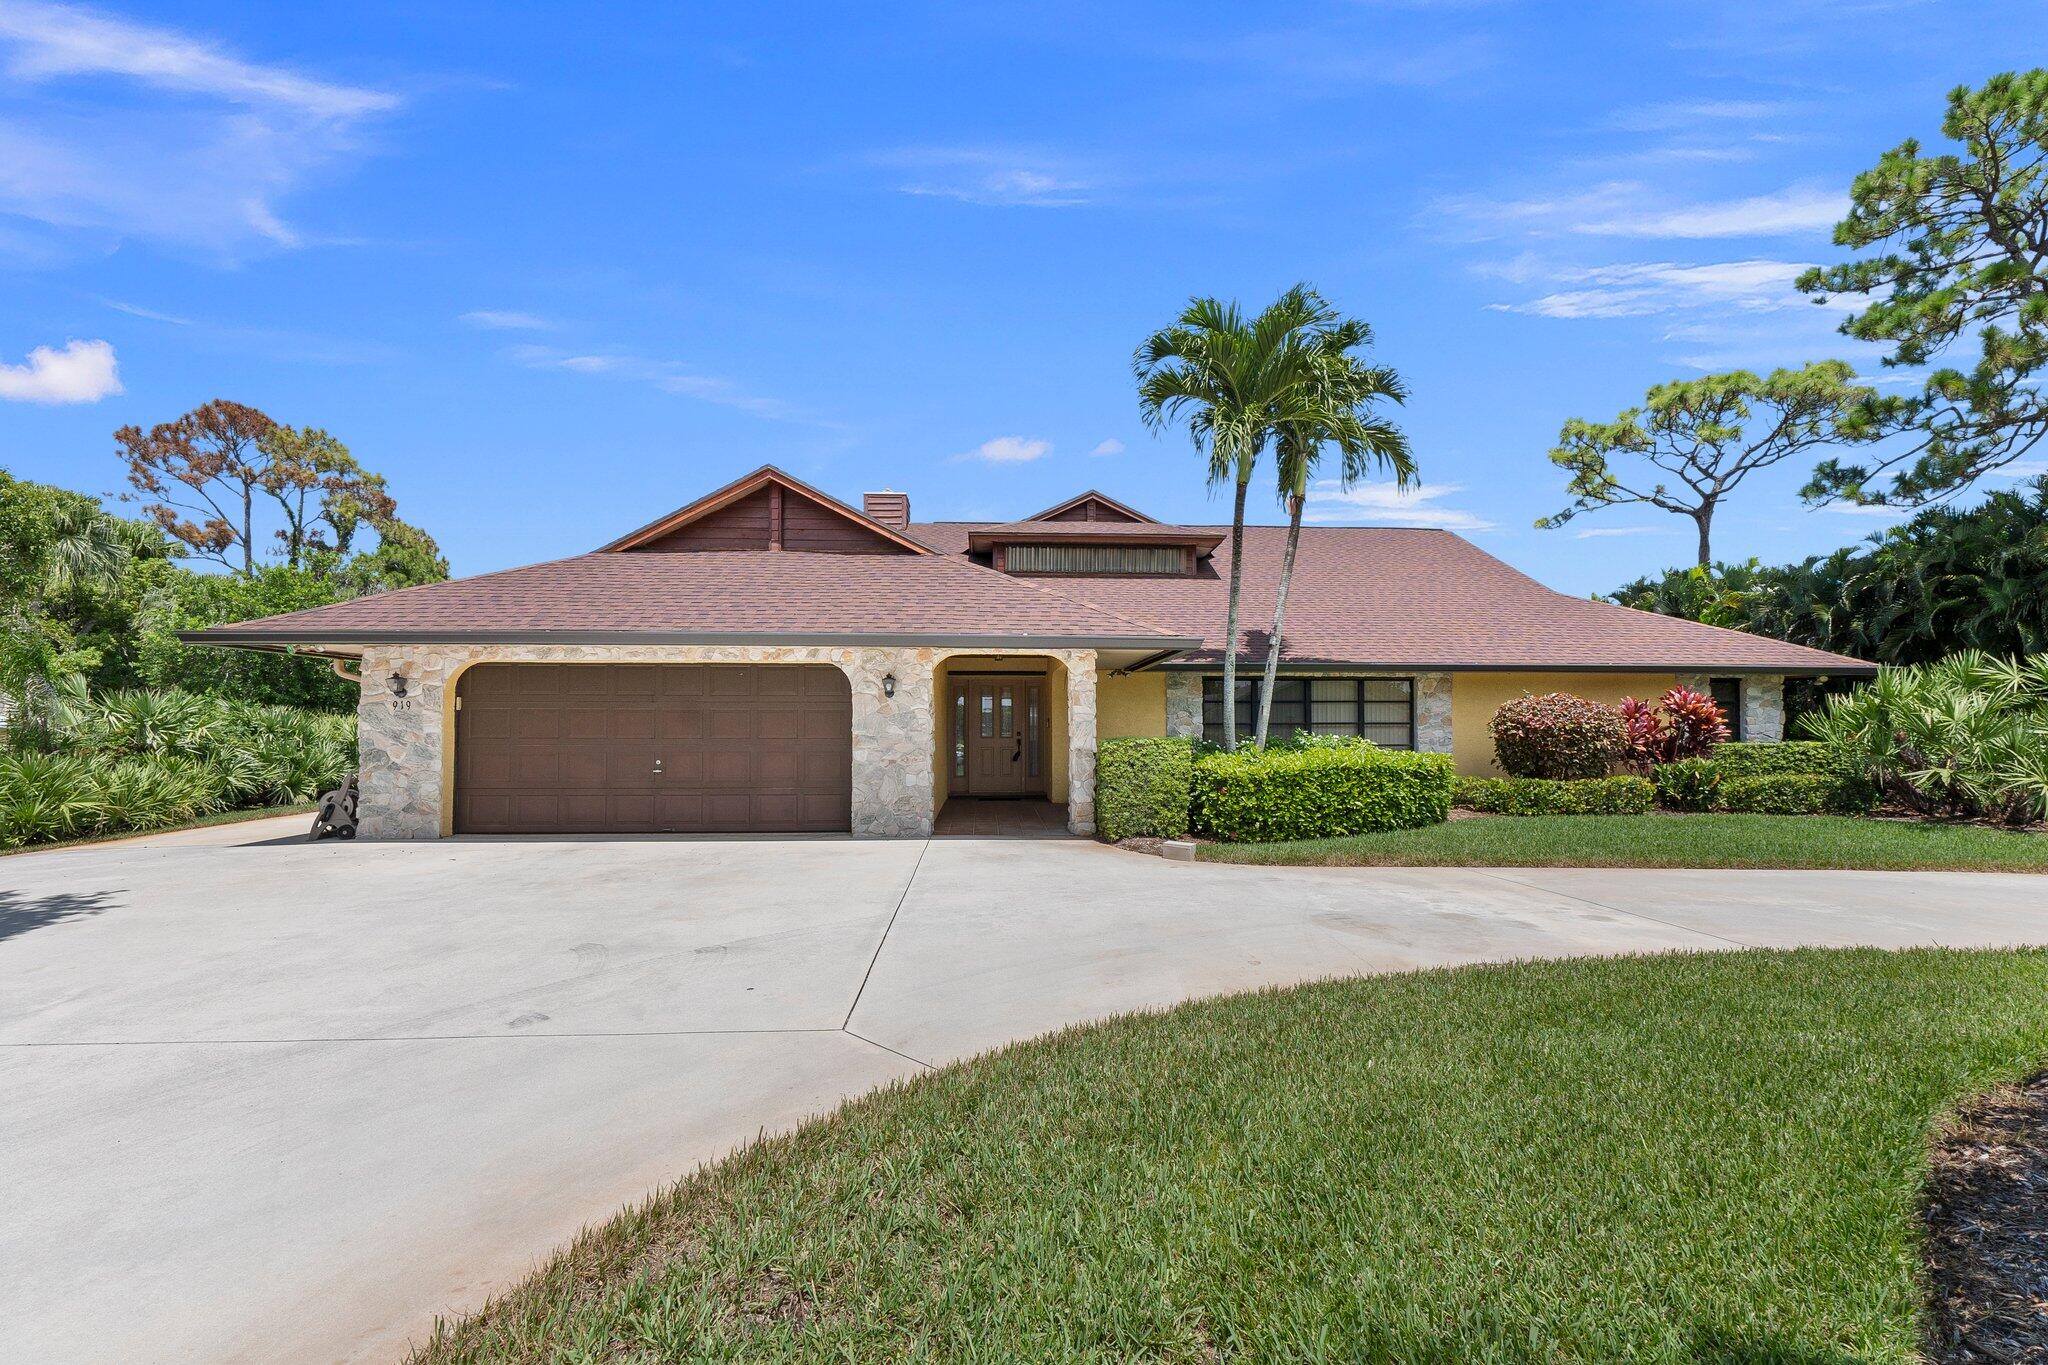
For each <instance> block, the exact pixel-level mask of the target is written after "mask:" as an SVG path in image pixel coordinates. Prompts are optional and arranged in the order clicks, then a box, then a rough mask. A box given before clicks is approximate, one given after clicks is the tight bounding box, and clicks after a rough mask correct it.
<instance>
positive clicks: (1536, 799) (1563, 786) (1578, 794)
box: [1453, 773, 1655, 815]
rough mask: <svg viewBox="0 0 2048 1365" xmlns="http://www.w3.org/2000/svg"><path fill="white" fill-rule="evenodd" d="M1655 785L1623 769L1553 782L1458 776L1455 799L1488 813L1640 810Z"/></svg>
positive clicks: (1647, 803)
mask: <svg viewBox="0 0 2048 1365" xmlns="http://www.w3.org/2000/svg"><path fill="white" fill-rule="evenodd" d="M1654 794H1655V793H1654V789H1653V788H1652V787H1651V786H1650V784H1649V782H1648V781H1647V780H1645V779H1643V778H1640V777H1636V776H1633V775H1631V774H1628V773H1622V774H1618V775H1616V776H1614V777H1581V778H1574V779H1571V780H1569V781H1563V782H1558V781H1552V780H1551V779H1549V778H1543V777H1461V778H1459V779H1458V780H1457V789H1456V791H1455V792H1454V794H1453V795H1454V798H1455V800H1456V801H1457V804H1458V805H1460V806H1464V807H1466V808H1467V809H1470V810H1477V811H1485V812H1486V813H1487V814H1489V815H1641V814H1642V813H1643V812H1644V811H1646V810H1648V809H1649V808H1650V798H1651V796H1652V795H1654Z"/></svg>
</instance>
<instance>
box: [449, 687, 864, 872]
mask: <svg viewBox="0 0 2048 1365" xmlns="http://www.w3.org/2000/svg"><path fill="white" fill-rule="evenodd" d="M458 695H459V696H460V697H461V699H462V705H461V708H460V709H459V710H458V711H457V713H456V727H457V737H456V812H455V821H456V828H457V829H458V830H460V831H463V832H477V833H497V832H504V833H519V832H536V833H543V832H548V831H570V832H598V831H606V832H610V831H617V832H637V831H662V830H674V831H681V832H691V831H701V832H706V833H728V832H743V831H775V830H845V829H846V828H848V827H849V824H850V816H851V810H852V795H851V780H850V768H851V752H852V743H851V740H850V737H849V731H850V729H851V723H852V701H851V696H850V693H849V690H848V687H847V683H846V679H845V675H844V674H842V673H840V672H839V671H838V670H837V669H835V668H829V667H823V666H815V665H695V664H688V665H612V664H581V665H573V664H559V665H556V664H549V665H508V664H493V665H480V666H478V667H476V668H472V669H470V670H468V671H467V672H465V673H464V674H463V675H462V679H461V681H460V683H459V684H458ZM656 759H659V760H660V763H659V764H658V765H657V763H656V762H655V760H656ZM657 766H658V767H659V768H660V771H659V772H656V768H657Z"/></svg>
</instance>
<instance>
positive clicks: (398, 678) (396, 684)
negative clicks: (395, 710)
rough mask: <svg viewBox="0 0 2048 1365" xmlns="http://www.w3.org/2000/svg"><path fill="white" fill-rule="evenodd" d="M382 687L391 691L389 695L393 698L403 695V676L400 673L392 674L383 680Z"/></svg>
mask: <svg viewBox="0 0 2048 1365" xmlns="http://www.w3.org/2000/svg"><path fill="white" fill-rule="evenodd" d="M384 685H385V686H386V687H388V688H390V689H391V695H392V696H394V697H402V696H404V695H405V675H404V674H402V673H393V674H392V675H391V676H390V677H388V678H386V679H385V680H384Z"/></svg>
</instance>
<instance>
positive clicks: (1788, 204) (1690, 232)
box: [1572, 187, 1849, 238]
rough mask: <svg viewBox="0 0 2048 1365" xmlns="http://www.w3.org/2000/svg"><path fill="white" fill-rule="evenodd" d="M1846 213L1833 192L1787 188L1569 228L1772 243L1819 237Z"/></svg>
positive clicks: (1612, 233) (1595, 233) (1648, 210)
mask: <svg viewBox="0 0 2048 1365" xmlns="http://www.w3.org/2000/svg"><path fill="white" fill-rule="evenodd" d="M1848 210H1849V200H1848V198H1847V196H1845V195H1844V194H1842V193H1841V192H1840V191H1839V190H1824V189H1817V188H1796V187H1795V188H1793V189H1788V190H1781V191H1779V192H1778V193H1776V194H1759V195H1753V196H1751V197H1750V198H1747V199H1730V200H1723V201H1721V202H1718V203H1704V204H1681V205H1678V206H1675V207H1671V208H1643V209H1638V210H1634V211H1630V212H1623V213H1619V214H1616V215H1614V216H1613V217H1609V218H1599V219H1594V220H1592V221H1590V222H1581V223H1577V224H1574V225H1573V227H1572V231H1573V232H1581V233H1586V234H1589V235H1591V236H1597V237H1683V238H1700V237H1778V236H1785V235H1787V234H1802V233H1810V232H1825V231H1827V230H1828V229H1830V228H1832V227H1833V226H1834V225H1835V224H1836V223H1837V222H1839V221H1840V220H1841V219H1842V218H1843V217H1844V216H1845V215H1846V214H1847V213H1848Z"/></svg>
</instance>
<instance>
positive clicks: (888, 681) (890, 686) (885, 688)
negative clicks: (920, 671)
mask: <svg viewBox="0 0 2048 1365" xmlns="http://www.w3.org/2000/svg"><path fill="white" fill-rule="evenodd" d="M882 695H883V696H885V697H893V696H895V695H896V675H895V674H894V673H884V674H883V675H882Z"/></svg>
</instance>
